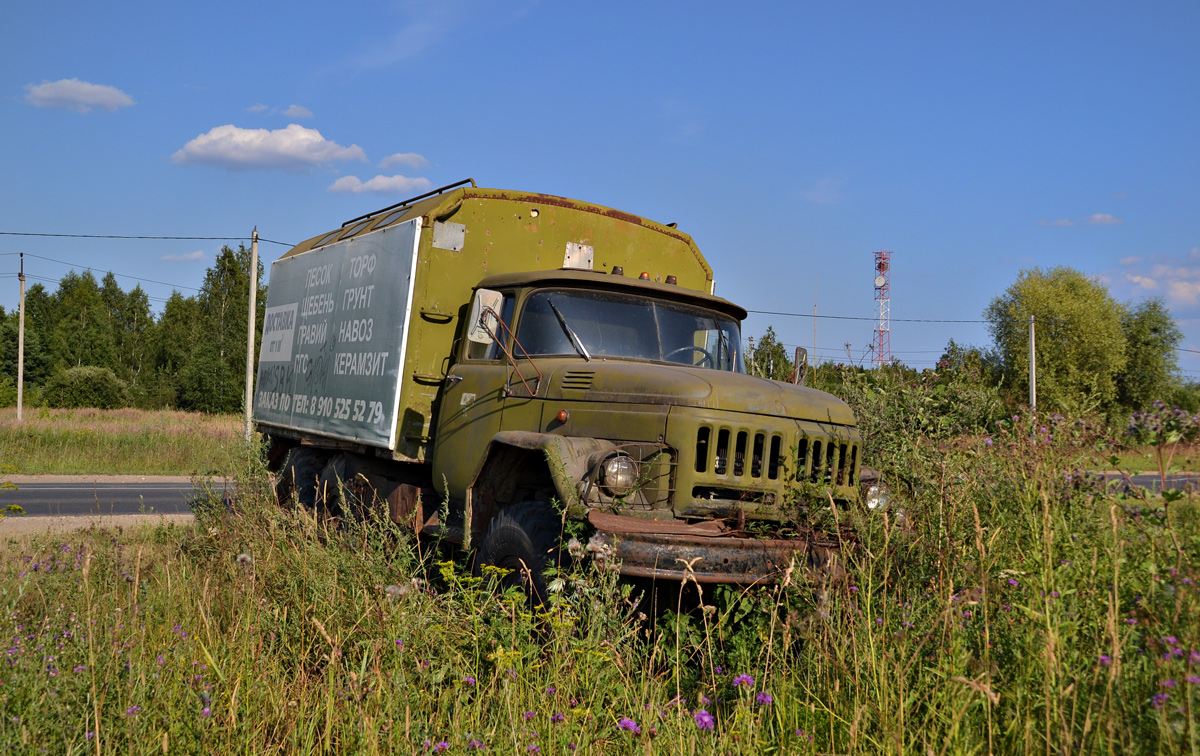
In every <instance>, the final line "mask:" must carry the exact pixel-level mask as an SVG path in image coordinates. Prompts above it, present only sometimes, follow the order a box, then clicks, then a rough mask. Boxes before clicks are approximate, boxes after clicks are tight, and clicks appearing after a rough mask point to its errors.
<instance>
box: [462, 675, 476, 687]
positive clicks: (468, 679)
mask: <svg viewBox="0 0 1200 756" xmlns="http://www.w3.org/2000/svg"><path fill="white" fill-rule="evenodd" d="M462 681H463V685H471V686H474V685H475V678H474V677H471V676H470V675H467V676H466V677H464V678H463V679H462Z"/></svg>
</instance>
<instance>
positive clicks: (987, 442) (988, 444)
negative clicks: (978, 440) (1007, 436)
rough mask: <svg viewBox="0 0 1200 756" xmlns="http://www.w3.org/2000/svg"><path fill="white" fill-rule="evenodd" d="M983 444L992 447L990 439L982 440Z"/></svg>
mask: <svg viewBox="0 0 1200 756" xmlns="http://www.w3.org/2000/svg"><path fill="white" fill-rule="evenodd" d="M983 443H984V444H985V445H987V446H991V445H992V439H990V438H985V439H984V440H983Z"/></svg>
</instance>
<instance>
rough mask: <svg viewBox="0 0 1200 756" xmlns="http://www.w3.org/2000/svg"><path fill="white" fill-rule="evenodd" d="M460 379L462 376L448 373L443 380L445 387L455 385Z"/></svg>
mask: <svg viewBox="0 0 1200 756" xmlns="http://www.w3.org/2000/svg"><path fill="white" fill-rule="evenodd" d="M462 379H463V377H462V376H461V375H448V376H446V378H445V381H446V388H450V387H451V386H454V385H456V384H457V383H458V382H459V381H461V380H462Z"/></svg>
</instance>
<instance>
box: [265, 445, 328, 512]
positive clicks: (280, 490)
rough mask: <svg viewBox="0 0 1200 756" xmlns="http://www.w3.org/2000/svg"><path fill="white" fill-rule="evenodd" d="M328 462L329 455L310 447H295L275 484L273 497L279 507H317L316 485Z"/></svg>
mask: <svg viewBox="0 0 1200 756" xmlns="http://www.w3.org/2000/svg"><path fill="white" fill-rule="evenodd" d="M328 461H329V453H328V452H324V451H322V450H320V449H314V448H312V447H310V446H297V447H296V448H294V449H292V451H291V453H290V454H289V455H288V459H287V463H286V464H284V466H283V470H282V471H281V472H280V474H279V482H278V483H276V484H275V497H276V498H277V499H278V500H279V504H280V506H284V507H287V506H291V505H292V504H293V503H295V504H299V505H300V506H303V507H307V508H309V509H312V508H315V507H316V505H317V485H318V480H319V479H320V477H321V470H322V469H323V468H324V467H325V464H326V462H328Z"/></svg>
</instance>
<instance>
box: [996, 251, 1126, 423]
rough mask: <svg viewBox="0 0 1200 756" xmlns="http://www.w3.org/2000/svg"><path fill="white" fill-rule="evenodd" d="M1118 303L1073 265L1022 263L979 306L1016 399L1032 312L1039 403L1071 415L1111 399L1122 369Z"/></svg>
mask: <svg viewBox="0 0 1200 756" xmlns="http://www.w3.org/2000/svg"><path fill="white" fill-rule="evenodd" d="M1123 314H1124V308H1123V307H1122V306H1121V305H1120V304H1119V303H1118V302H1117V301H1116V300H1114V299H1113V298H1112V296H1111V295H1110V294H1109V293H1108V290H1107V289H1105V288H1104V287H1103V286H1102V285H1100V284H1099V283H1097V282H1095V281H1093V280H1091V279H1089V278H1088V277H1087V276H1085V275H1083V274H1082V273H1080V272H1079V271H1077V270H1075V269H1073V268H1067V267H1056V268H1051V269H1050V270H1042V269H1041V268H1033V269H1032V270H1023V271H1021V272H1020V274H1019V275H1018V276H1017V280H1016V282H1014V283H1013V284H1012V286H1010V287H1008V290H1007V291H1005V292H1004V293H1003V294H1001V295H1000V296H998V297H996V298H995V299H994V300H992V303H991V304H990V305H989V306H988V308H987V309H986V310H985V311H984V317H985V318H986V319H987V320H988V323H989V326H988V330H989V331H990V332H991V335H992V338H993V339H994V340H995V343H996V351H997V353H998V354H999V357H1000V364H1001V367H1002V370H1003V373H1004V379H1005V381H1004V382H1005V385H1006V386H1008V387H1010V389H1012V390H1014V391H1016V392H1017V398H1018V399H1020V398H1022V397H1025V396H1027V395H1028V389H1029V316H1030V315H1033V316H1034V317H1035V318H1036V323H1037V328H1036V333H1037V385H1038V396H1037V399H1038V406H1039V408H1044V409H1050V410H1056V411H1061V412H1067V413H1070V414H1078V413H1083V412H1088V411H1095V410H1098V409H1101V408H1104V407H1106V406H1108V405H1110V404H1111V403H1112V402H1114V401H1115V400H1116V398H1117V376H1118V375H1120V373H1121V371H1122V370H1123V369H1124V368H1125V364H1126V354H1125V333H1124V330H1123V328H1122V324H1121V317H1122V315H1123Z"/></svg>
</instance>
